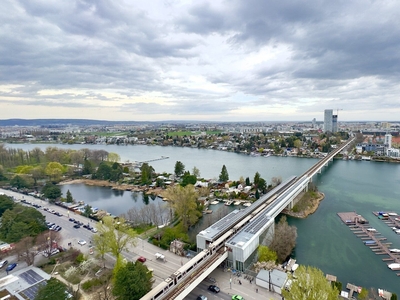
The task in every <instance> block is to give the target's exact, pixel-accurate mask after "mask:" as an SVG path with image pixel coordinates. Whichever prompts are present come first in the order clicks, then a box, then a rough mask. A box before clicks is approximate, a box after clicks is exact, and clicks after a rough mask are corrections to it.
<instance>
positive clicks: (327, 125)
mask: <svg viewBox="0 0 400 300" xmlns="http://www.w3.org/2000/svg"><path fill="white" fill-rule="evenodd" d="M328 131H330V132H333V109H325V112H324V132H328Z"/></svg>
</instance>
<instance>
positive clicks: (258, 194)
mask: <svg viewBox="0 0 400 300" xmlns="http://www.w3.org/2000/svg"><path fill="white" fill-rule="evenodd" d="M255 196H256V199H257V200H258V199H260V192H259V191H258V189H257V190H256V195H255Z"/></svg>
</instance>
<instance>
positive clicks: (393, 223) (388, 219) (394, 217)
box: [372, 211, 400, 234]
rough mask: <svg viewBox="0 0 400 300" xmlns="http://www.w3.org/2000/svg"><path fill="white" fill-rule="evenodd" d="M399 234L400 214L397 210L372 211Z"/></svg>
mask: <svg viewBox="0 0 400 300" xmlns="http://www.w3.org/2000/svg"><path fill="white" fill-rule="evenodd" d="M372 213H373V214H374V215H375V216H376V217H378V219H380V220H382V221H383V222H384V223H385V224H386V225H387V226H389V227H390V228H391V229H393V231H395V232H396V233H397V234H400V216H399V215H398V214H397V213H395V212H376V211H373V212H372Z"/></svg>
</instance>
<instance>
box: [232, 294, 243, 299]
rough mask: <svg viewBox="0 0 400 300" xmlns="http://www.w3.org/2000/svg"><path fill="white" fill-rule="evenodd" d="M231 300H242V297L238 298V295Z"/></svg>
mask: <svg viewBox="0 0 400 300" xmlns="http://www.w3.org/2000/svg"><path fill="white" fill-rule="evenodd" d="M232 300H244V298H243V297H242V296H239V295H233V296H232Z"/></svg>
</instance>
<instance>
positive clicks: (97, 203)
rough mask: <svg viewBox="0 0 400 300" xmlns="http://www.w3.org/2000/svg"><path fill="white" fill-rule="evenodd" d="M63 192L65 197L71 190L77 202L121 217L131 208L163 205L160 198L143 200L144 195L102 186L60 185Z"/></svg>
mask: <svg viewBox="0 0 400 300" xmlns="http://www.w3.org/2000/svg"><path fill="white" fill-rule="evenodd" d="M60 188H61V192H62V193H63V196H64V197H65V196H66V194H67V191H68V190H69V191H70V192H71V194H72V197H73V198H74V199H75V200H76V201H84V202H85V203H86V204H90V205H91V206H92V207H97V208H98V209H104V210H106V211H108V212H109V213H111V214H113V215H115V216H119V215H121V214H123V213H126V212H127V211H128V210H129V209H130V208H132V207H135V208H137V209H141V208H142V207H143V206H144V205H147V204H149V203H155V204H156V203H162V202H163V201H162V200H161V199H160V198H158V197H154V198H152V197H150V196H149V197H147V198H143V196H142V193H138V192H131V191H119V190H112V189H111V188H106V187H101V186H88V185H84V184H66V185H60Z"/></svg>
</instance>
